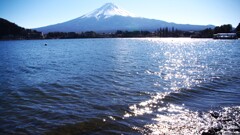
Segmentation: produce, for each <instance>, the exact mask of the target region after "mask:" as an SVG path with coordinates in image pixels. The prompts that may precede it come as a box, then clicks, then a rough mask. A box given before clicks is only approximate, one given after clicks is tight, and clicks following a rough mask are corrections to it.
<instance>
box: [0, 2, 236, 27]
mask: <svg viewBox="0 0 240 135" xmlns="http://www.w3.org/2000/svg"><path fill="white" fill-rule="evenodd" d="M109 2H111V3H114V4H116V5H117V6H119V7H120V8H122V9H125V10H127V11H129V12H131V13H134V14H135V15H137V16H141V17H146V18H152V19H159V20H164V21H168V22H175V23H182V24H199V25H207V24H213V25H222V24H232V25H233V27H236V26H237V25H238V23H240V14H239V13H240V8H239V7H240V0H0V17H1V18H5V19H7V20H9V21H12V22H14V23H16V24H18V25H19V26H22V27H25V28H36V27H41V26H47V25H50V24H56V23H60V22H65V21H68V20H71V19H74V18H77V17H79V16H82V15H83V14H85V13H88V12H90V11H92V10H94V9H96V8H99V7H100V6H102V5H103V4H105V3H109Z"/></svg>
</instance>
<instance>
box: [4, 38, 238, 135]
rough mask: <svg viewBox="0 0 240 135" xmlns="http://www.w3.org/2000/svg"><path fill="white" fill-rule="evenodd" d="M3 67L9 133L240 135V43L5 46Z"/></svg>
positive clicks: (67, 42)
mask: <svg viewBox="0 0 240 135" xmlns="http://www.w3.org/2000/svg"><path fill="white" fill-rule="evenodd" d="M45 43H47V46H44V44H45ZM0 59H1V60H0V73H1V76H0V134H164V133H165V134H202V133H204V132H207V131H208V130H209V129H213V128H214V129H216V128H218V127H220V129H219V130H218V131H216V132H218V133H223V134H224V133H240V132H239V129H240V127H239V126H240V123H239V121H240V74H239V73H240V41H239V40H212V39H170V38H169V39H157V38H156V39H155V38H153V39H151V38H146V39H74V40H28V41H0ZM213 112H214V113H217V114H216V115H219V116H217V117H214V116H215V115H212V114H213ZM225 118H227V120H228V121H225Z"/></svg>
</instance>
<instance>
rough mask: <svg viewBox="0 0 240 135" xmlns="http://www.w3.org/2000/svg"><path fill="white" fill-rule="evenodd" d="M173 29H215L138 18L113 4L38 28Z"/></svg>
mask: <svg viewBox="0 0 240 135" xmlns="http://www.w3.org/2000/svg"><path fill="white" fill-rule="evenodd" d="M166 27H168V28H172V27H174V28H175V29H178V30H203V29H206V28H214V26H213V25H190V24H176V23H169V22H166V21H162V20H156V19H148V18H142V17H136V16H135V15H133V14H131V13H129V12H128V11H126V10H123V9H121V8H119V7H117V6H116V5H114V4H112V3H107V4H105V5H103V6H102V7H100V8H98V9H96V10H94V11H92V12H90V13H88V14H85V15H83V16H81V17H78V18H75V19H72V20H69V21H66V22H63V23H58V24H54V25H49V26H45V27H40V28H36V29H35V30H37V31H41V32H43V33H48V32H86V31H95V32H116V31H117V30H128V31H133V30H148V31H155V30H157V29H159V28H166Z"/></svg>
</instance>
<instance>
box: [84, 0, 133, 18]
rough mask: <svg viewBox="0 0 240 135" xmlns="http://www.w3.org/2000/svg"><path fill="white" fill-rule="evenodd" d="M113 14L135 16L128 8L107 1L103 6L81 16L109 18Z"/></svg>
mask: <svg viewBox="0 0 240 135" xmlns="http://www.w3.org/2000/svg"><path fill="white" fill-rule="evenodd" d="M111 16H129V17H135V16H134V15H133V14H132V13H129V12H128V11H126V10H123V9H120V8H119V7H118V6H116V5H114V4H113V3H106V4H105V5H103V6H102V7H100V8H98V9H96V10H94V11H92V12H90V13H88V14H86V15H83V16H82V17H81V18H91V17H95V18H96V19H100V18H108V17H111Z"/></svg>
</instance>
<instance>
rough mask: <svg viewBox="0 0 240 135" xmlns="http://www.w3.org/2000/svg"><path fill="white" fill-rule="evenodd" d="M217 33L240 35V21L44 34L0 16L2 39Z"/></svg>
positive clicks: (198, 35)
mask: <svg viewBox="0 0 240 135" xmlns="http://www.w3.org/2000/svg"><path fill="white" fill-rule="evenodd" d="M217 33H236V35H237V37H240V23H239V24H238V26H237V27H236V28H235V29H234V28H233V27H232V25H231V24H224V25H221V26H216V27H215V28H214V29H211V28H207V29H204V30H200V31H183V30H178V29H175V28H174V27H171V28H169V27H164V28H161V27H160V28H159V29H157V30H155V31H146V30H134V31H125V30H117V31H116V32H109V33H97V32H94V31H86V32H80V33H76V32H49V33H47V34H43V33H42V32H38V31H36V30H32V29H25V28H22V27H19V26H18V25H16V24H14V23H12V22H9V21H8V20H5V19H3V18H0V40H20V39H72V38H131V37H139V38H141V37H191V38H213V37H214V34H217Z"/></svg>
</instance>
